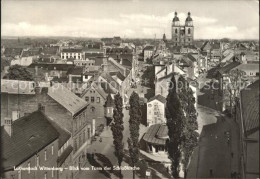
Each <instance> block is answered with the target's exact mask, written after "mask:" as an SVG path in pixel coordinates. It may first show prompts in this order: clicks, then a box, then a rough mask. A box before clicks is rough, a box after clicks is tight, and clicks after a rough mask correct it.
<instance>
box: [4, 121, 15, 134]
mask: <svg viewBox="0 0 260 179" xmlns="http://www.w3.org/2000/svg"><path fill="white" fill-rule="evenodd" d="M12 123H13V121H12V119H11V118H9V117H6V118H5V119H4V130H5V131H6V132H7V134H8V135H9V136H10V137H11V136H12V133H13V131H12Z"/></svg>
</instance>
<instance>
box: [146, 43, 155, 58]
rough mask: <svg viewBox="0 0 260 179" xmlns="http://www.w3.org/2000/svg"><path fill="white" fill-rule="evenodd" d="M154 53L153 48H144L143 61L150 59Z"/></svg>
mask: <svg viewBox="0 0 260 179" xmlns="http://www.w3.org/2000/svg"><path fill="white" fill-rule="evenodd" d="M153 53H154V47H153V46H146V47H145V48H144V60H145V61H146V60H147V59H149V58H151V57H152V56H153Z"/></svg>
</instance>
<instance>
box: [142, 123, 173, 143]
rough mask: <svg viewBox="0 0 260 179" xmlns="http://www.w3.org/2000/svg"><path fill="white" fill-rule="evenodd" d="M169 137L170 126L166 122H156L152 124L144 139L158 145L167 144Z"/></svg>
mask: <svg viewBox="0 0 260 179" xmlns="http://www.w3.org/2000/svg"><path fill="white" fill-rule="evenodd" d="M167 138H168V127H167V125H165V124H154V125H152V126H150V127H149V129H148V130H147V132H146V133H145V134H144V136H143V139H144V141H146V142H148V143H151V144H156V145H165V144H166V140H167Z"/></svg>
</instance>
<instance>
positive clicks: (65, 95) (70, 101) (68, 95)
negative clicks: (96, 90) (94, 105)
mask: <svg viewBox="0 0 260 179" xmlns="http://www.w3.org/2000/svg"><path fill="white" fill-rule="evenodd" d="M48 95H49V96H50V97H51V98H53V99H54V100H55V101H56V102H58V103H59V104H60V105H62V106H63V107H64V108H66V109H67V110H68V111H69V112H70V113H71V114H72V115H74V114H76V113H77V112H79V111H80V110H81V109H83V108H85V107H86V106H87V105H88V104H87V103H86V101H84V100H83V99H81V98H79V97H78V96H77V95H75V94H74V93H73V92H71V91H70V90H69V89H67V88H66V87H65V86H63V85H62V84H60V83H54V84H53V86H52V87H50V88H49V89H48Z"/></svg>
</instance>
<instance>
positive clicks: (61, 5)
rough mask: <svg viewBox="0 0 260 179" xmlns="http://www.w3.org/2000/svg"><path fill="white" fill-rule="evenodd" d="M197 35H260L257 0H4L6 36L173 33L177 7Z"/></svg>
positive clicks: (124, 35) (223, 36) (230, 36)
mask: <svg viewBox="0 0 260 179" xmlns="http://www.w3.org/2000/svg"><path fill="white" fill-rule="evenodd" d="M175 11H176V12H177V13H178V17H179V19H180V23H181V24H184V23H185V19H186V17H187V13H188V12H190V13H191V17H192V19H193V25H194V38H195V39H220V38H225V37H226V38H232V39H259V1H255V0H239V1H235V0H220V1H219V0H195V1H191V0H188V1H184V0H182V1H180V0H157V1H155V0H121V1H119V0H96V1H94V0H85V1H82V0H74V1H72V0H56V1H50V0H45V1H43V0H36V1H30V0H22V1H21V0H20V1H18V0H2V16H1V22H2V23H1V31H2V36H71V37H93V38H102V37H113V36H121V37H122V38H155V37H156V38H162V36H163V33H165V34H166V37H167V38H168V39H170V38H171V23H172V19H173V17H174V12H175Z"/></svg>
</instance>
